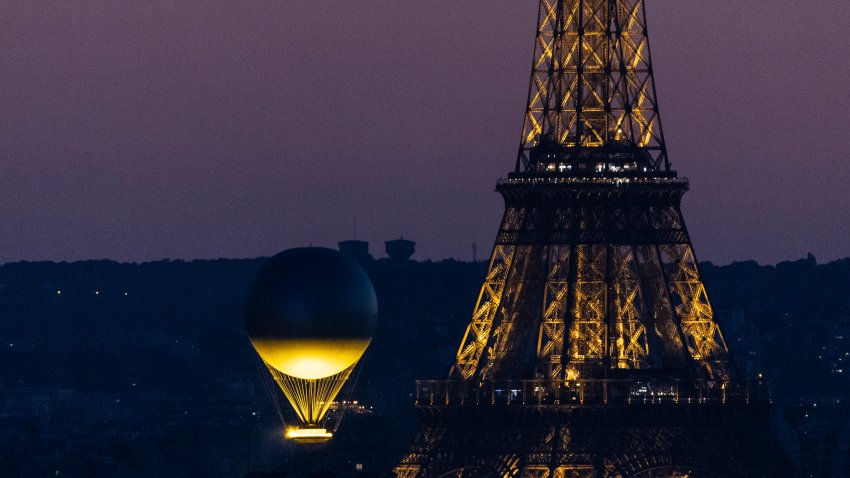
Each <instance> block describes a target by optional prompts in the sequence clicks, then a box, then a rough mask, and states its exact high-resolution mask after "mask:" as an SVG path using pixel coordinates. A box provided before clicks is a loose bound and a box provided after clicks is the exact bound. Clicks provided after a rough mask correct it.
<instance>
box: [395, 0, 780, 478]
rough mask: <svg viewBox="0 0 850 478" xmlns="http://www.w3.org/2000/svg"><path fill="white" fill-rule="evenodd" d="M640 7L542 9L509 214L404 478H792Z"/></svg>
mask: <svg viewBox="0 0 850 478" xmlns="http://www.w3.org/2000/svg"><path fill="white" fill-rule="evenodd" d="M644 3H645V2H644V0H540V2H539V13H538V21H537V37H536V42H535V50H534V60H533V68H532V75H531V84H530V88H529V94H528V103H527V104H528V106H527V110H526V114H525V119H524V125H523V129H522V136H521V140H520V148H519V153H518V155H517V161H516V166H515V168H514V171H513V172H511V173H510V174H509V175H508V178H507V179H505V180H501V181H500V182H499V183H498V185H497V187H496V190H497V191H498V192H499V193H501V195H502V197H503V198H504V201H505V213H504V216H503V219H502V223H501V227H500V229H499V233H498V236H497V238H496V244H495V246H494V248H493V252H492V255H491V258H490V263H489V268H488V270H487V274H486V277H485V279H484V284H483V285H482V287H481V292H480V294H479V296H478V302H477V305H476V306H475V309H474V312H473V316H472V320H471V322H470V323H469V326H468V328H467V330H466V334H465V335H464V337H463V340H462V343H461V345H460V348H459V349H458V352H457V358H456V361H455V363H454V366H453V367H452V368H451V371H450V372H449V377H448V380H432V381H424V380H423V381H419V382H417V394H416V400H417V402H416V403H417V406H418V407H419V408H420V409H421V411H422V424H421V426H420V429H419V432H418V433H417V435H416V437H415V439H414V442H413V444H412V447H411V451H410V453H409V454H408V455H407V456H405V457H404V458H403V460H402V462H401V464H399V465H398V467H396V469H395V473H396V476H397V477H398V478H414V477H417V478H438V477H439V478H442V477H452V478H472V477H481V478H484V477H499V478H514V477H516V478H591V477H593V478H601V477H606V478H607V477H644V478H649V477H654V478H657V477H685V476H687V477H736V476H748V477H749V476H759V477H761V476H764V477H767V476H783V477H785V476H794V472H793V471H792V470H793V466H792V465H790V463H789V462H788V460H787V458H786V457H785V455H784V453H782V452H781V451H780V447H779V445H778V442H777V441H776V439H775V438H774V437H773V435H772V434H771V433H770V432H769V427H768V418H769V400H768V399H767V396H766V390H765V387H763V386H762V383H761V382H760V380H755V381H752V380H745V379H743V378H742V377H741V374H740V372H739V371H738V369H737V368H736V366H735V364H734V363H733V361H732V359H731V357H730V354H729V351H728V349H727V346H726V343H725V341H724V338H723V334H722V333H721V331H720V328H719V327H718V324H717V322H716V321H715V318H714V313H713V311H712V307H711V304H710V302H709V300H708V296H707V294H706V290H705V287H704V286H703V283H702V281H701V279H700V273H699V267H698V263H697V259H696V255H695V254H694V250H693V247H692V246H691V240H690V236H689V234H688V230H687V228H686V227H685V221H684V218H683V216H682V212H681V209H680V204H681V199H682V196H683V195H684V194H685V192H686V191H687V190H688V188H689V184H688V181H687V180H686V179H683V178H680V177H678V175H677V173H676V172H675V171H673V170H672V169H671V166H670V161H669V159H668V156H667V150H666V147H665V143H664V135H663V131H662V128H661V117H660V113H659V109H658V101H657V98H656V93H655V81H654V77H653V70H652V62H651V56H650V46H649V42H648V37H647V26H646V13H645V6H644Z"/></svg>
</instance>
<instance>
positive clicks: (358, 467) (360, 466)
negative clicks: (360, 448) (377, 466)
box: [354, 463, 363, 471]
mask: <svg viewBox="0 0 850 478" xmlns="http://www.w3.org/2000/svg"><path fill="white" fill-rule="evenodd" d="M354 471H363V463H357V464H356V465H354Z"/></svg>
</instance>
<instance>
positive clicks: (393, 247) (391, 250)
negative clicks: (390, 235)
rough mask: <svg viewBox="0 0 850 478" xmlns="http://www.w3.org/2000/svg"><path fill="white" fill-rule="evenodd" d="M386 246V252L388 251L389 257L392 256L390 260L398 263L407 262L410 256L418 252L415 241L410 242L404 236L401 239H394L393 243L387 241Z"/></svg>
mask: <svg viewBox="0 0 850 478" xmlns="http://www.w3.org/2000/svg"><path fill="white" fill-rule="evenodd" d="M384 244H385V250H386V251H387V255H388V256H390V259H393V260H396V261H406V260H409V259H410V256H412V255H413V253H414V252H416V243H415V242H413V241H408V240H407V239H405V238H404V236H402V237H401V238H400V239H394V240H392V241H387V242H385V243H384Z"/></svg>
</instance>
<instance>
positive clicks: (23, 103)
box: [0, 0, 850, 263]
mask: <svg viewBox="0 0 850 478" xmlns="http://www.w3.org/2000/svg"><path fill="white" fill-rule="evenodd" d="M647 2H648V4H649V5H648V7H649V17H650V18H649V21H650V36H651V39H652V45H653V54H654V63H655V65H654V66H655V71H656V80H657V84H658V93H659V99H660V103H661V111H662V116H663V120H664V128H665V135H666V139H667V144H668V149H669V151H670V154H671V159H672V161H673V163H674V167H675V168H676V169H677V170H678V171H679V173H680V174H681V175H683V176H687V177H689V178H690V179H691V183H692V191H691V192H690V193H689V194H688V195H687V196H686V197H685V204H684V208H685V217H686V219H687V221H688V225H689V228H690V230H691V233H692V236H693V239H694V244H695V246H696V248H697V254H698V255H699V257H700V259H708V260H714V261H717V262H721V263H725V262H729V261H733V260H742V259H750V258H755V259H757V260H759V261H761V262H767V263H772V262H776V261H780V260H785V259H795V258H799V257H802V256H804V255H805V254H806V252H808V251H811V252H813V253H814V254H815V255H816V256H817V257H818V259H820V260H829V259H834V258H838V257H844V256H850V138H848V136H850V133H848V128H850V125H848V120H849V119H850V29H848V25H850V2H846V1H835V0H809V1H806V2H800V1H798V0H793V1H792V0H773V1H771V2H764V1H760V0H743V1H742V0H715V1H711V2H706V1H694V0H690V1H682V0H647ZM766 3H767V4H768V5H766ZM536 4H537V2H536V1H534V0H522V1H519V0H490V1H487V2H473V1H468V0H429V1H427V2H422V1H408V0H392V1H391V0H384V1H375V0H358V1H341V0H334V1H330V0H323V1H287V0H279V1H270V0H262V1H261V0H252V1H249V0H204V1H200V0H198V1H173V0H168V1H165V0H161V1H160V0H146V1H135V0H124V1H119V0H111V1H110V0H102V1H94V0H78V1H74V2H69V1H66V0H55V1H54V0H38V1H32V0H5V1H3V2H2V4H0V204H2V206H1V207H0V237H2V247H0V262H2V261H11V260H20V259H52V260H75V259H88V258H103V257H106V258H112V259H118V260H132V261H140V260H150V259H158V258H163V257H171V258H211V257H251V256H258V255H269V254H273V253H275V252H277V251H279V250H281V249H284V248H287V247H292V246H298V245H307V244H311V243H312V244H314V245H332V244H335V243H336V241H338V240H341V239H347V238H350V237H351V236H352V234H353V231H352V229H353V226H352V225H353V222H354V217H355V216H356V221H357V233H356V235H357V238H359V239H365V240H369V241H371V242H372V253H373V254H375V255H376V256H383V255H384V254H383V241H384V240H387V239H391V238H394V237H398V236H399V235H400V234H404V236H405V237H408V238H411V239H413V240H416V241H417V242H418V245H417V248H418V252H417V256H416V257H418V258H420V259H424V258H428V257H431V258H434V259H438V258H443V257H449V256H454V257H458V258H463V259H468V258H469V257H470V256H471V244H472V242H473V241H477V242H478V249H479V257H481V256H484V255H486V254H487V253H488V251H489V248H490V247H491V245H492V243H493V240H494V238H495V233H496V229H497V227H498V222H499V218H500V216H501V213H502V207H503V205H502V201H501V199H500V198H499V196H498V195H497V194H496V193H494V192H492V191H493V186H494V185H495V182H496V180H497V179H498V178H499V177H501V176H504V175H505V174H506V173H507V172H508V170H509V169H511V168H512V167H513V164H514V160H515V154H516V149H517V143H518V141H519V130H520V127H521V122H522V115H523V109H524V101H525V95H526V92H527V88H528V78H529V68H530V64H531V47H532V42H533V35H534V22H535V17H536V13H537V5H536Z"/></svg>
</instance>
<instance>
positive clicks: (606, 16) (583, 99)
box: [517, 0, 669, 172]
mask: <svg viewBox="0 0 850 478" xmlns="http://www.w3.org/2000/svg"><path fill="white" fill-rule="evenodd" d="M544 136H545V137H548V138H550V140H551V141H554V142H555V143H556V144H558V145H560V146H562V147H564V148H565V149H566V150H567V151H569V152H570V154H572V156H573V159H575V158H578V157H581V156H582V154H583V153H582V152H583V151H584V152H589V151H597V152H598V151H604V150H622V149H623V147H632V148H636V149H637V150H639V151H642V152H644V153H645V154H646V155H647V156H648V159H649V163H650V164H651V167H652V168H653V169H658V168H662V167H663V168H665V169H669V164H668V161H667V152H666V147H665V144H664V135H663V133H662V129H661V120H660V115H659V111H658V101H657V99H656V94H655V81H654V77H653V72H652V61H651V55H650V48H649V41H648V39H647V29H646V11H645V8H644V0H540V6H539V13H538V22H537V36H536V39H535V47H534V61H533V64H532V74H531V81H530V85H529V93H528V106H527V108H526V115H525V121H524V124H523V130H522V138H521V141H520V153H519V159H518V161H517V171H518V172H519V171H521V170H530V169H532V168H533V165H532V164H531V162H530V157H529V150H530V149H532V148H533V147H535V146H537V145H539V144H540V143H541V138H542V137H544Z"/></svg>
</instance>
